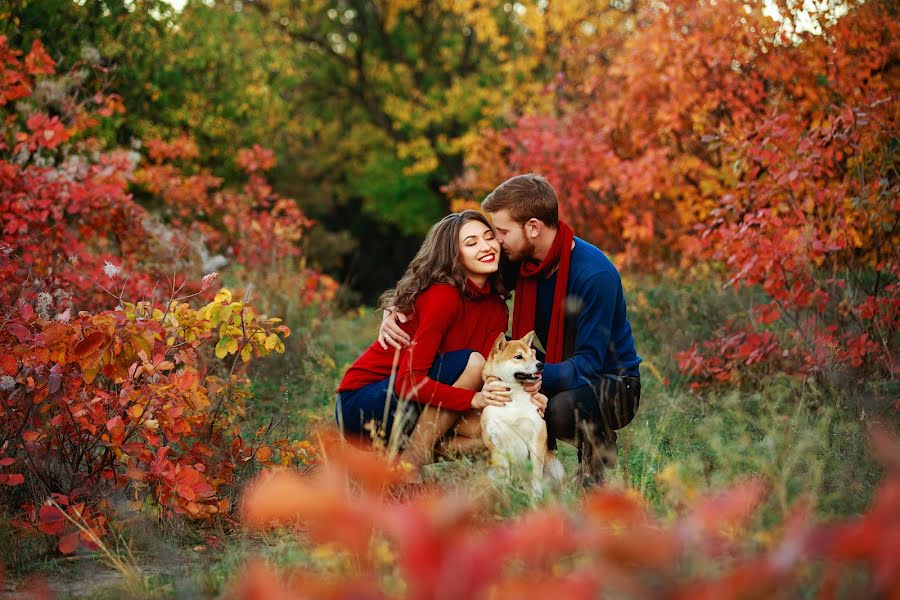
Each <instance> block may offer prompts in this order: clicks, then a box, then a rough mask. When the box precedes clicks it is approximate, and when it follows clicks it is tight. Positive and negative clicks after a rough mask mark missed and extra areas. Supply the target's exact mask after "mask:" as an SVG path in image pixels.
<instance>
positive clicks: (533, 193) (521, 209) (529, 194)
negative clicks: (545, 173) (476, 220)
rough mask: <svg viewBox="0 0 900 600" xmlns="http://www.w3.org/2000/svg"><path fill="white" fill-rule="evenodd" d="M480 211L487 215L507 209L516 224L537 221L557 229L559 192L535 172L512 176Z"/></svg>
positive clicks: (482, 204)
mask: <svg viewBox="0 0 900 600" xmlns="http://www.w3.org/2000/svg"><path fill="white" fill-rule="evenodd" d="M481 209H482V210H484V211H485V212H488V213H492V212H500V211H501V210H507V211H509V216H510V217H511V218H512V219H513V220H514V221H516V222H517V223H525V222H526V221H528V219H538V220H540V221H543V222H544V224H545V225H548V226H550V227H556V224H557V222H559V201H558V200H557V198H556V190H554V189H553V186H552V185H550V182H548V181H547V179H546V178H544V177H542V176H541V175H537V174H536V173H528V174H525V175H516V176H515V177H510V178H509V179H507V180H506V181H504V182H503V183H501V184H500V185H498V186H497V187H496V188H494V191H493V192H491V193H490V194H488V195H487V198H485V199H484V201H483V202H482V203H481Z"/></svg>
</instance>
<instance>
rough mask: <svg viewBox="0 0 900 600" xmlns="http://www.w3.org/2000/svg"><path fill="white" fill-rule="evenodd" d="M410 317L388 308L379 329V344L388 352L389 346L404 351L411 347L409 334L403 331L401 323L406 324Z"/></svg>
mask: <svg viewBox="0 0 900 600" xmlns="http://www.w3.org/2000/svg"><path fill="white" fill-rule="evenodd" d="M408 320H409V319H408V317H407V316H406V315H405V314H403V313H401V312H397V311H395V310H393V309H392V308H387V309H385V311H384V315H383V316H382V317H381V326H380V327H379V328H378V343H379V344H381V347H382V348H384V349H385V350H387V347H388V346H392V347H394V348H396V349H397V350H402V349H403V348H405V347H406V346H408V345H409V342H410V339H411V338H410V337H409V334H408V333H406V332H405V331H403V329H402V328H401V327H400V323H406V321H408Z"/></svg>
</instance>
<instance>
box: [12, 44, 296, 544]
mask: <svg viewBox="0 0 900 600" xmlns="http://www.w3.org/2000/svg"><path fill="white" fill-rule="evenodd" d="M0 66H2V69H3V70H2V72H0V106H2V107H3V113H2V116H3V125H2V129H0V133H2V135H0V215H2V217H0V219H2V220H0V228H2V240H0V307H2V309H0V350H2V352H0V355H2V358H0V485H2V490H0V500H3V502H4V506H5V510H7V511H9V512H10V514H13V515H14V516H15V519H14V521H13V523H14V525H15V526H16V527H18V528H20V529H22V530H23V531H39V532H41V533H44V534H47V535H51V536H56V537H58V538H59V540H58V549H59V550H60V551H61V552H63V553H71V552H74V551H75V550H76V549H78V548H79V547H80V546H85V547H88V548H95V547H96V545H97V542H98V540H100V539H101V538H102V537H103V535H104V534H105V533H106V531H107V529H108V523H109V521H108V519H109V518H110V516H111V515H112V514H113V513H114V512H115V511H114V510H113V503H112V502H111V498H112V497H114V496H116V497H121V495H122V494H125V495H126V496H127V497H130V498H132V500H131V506H132V508H134V509H139V510H146V511H149V512H150V513H152V514H155V515H156V516H157V517H158V518H160V519H164V520H168V519H171V518H173V517H174V516H175V515H184V516H186V517H189V518H194V519H207V518H210V517H214V516H217V515H227V514H228V513H229V512H230V510H231V504H230V495H231V494H232V489H231V487H232V486H233V485H234V484H235V483H236V482H235V469H236V467H237V466H239V465H242V464H246V463H247V462H248V461H253V462H252V464H253V465H265V464H268V463H271V462H275V463H278V464H282V465H290V464H297V463H301V464H306V463H307V462H309V461H311V460H313V456H312V455H311V454H310V451H311V447H310V446H309V445H308V444H306V443H303V442H298V441H292V440H271V439H269V438H268V431H266V430H265V428H264V429H263V430H260V431H257V432H255V433H254V432H244V431H242V421H241V418H240V416H241V415H242V414H243V404H244V401H245V399H246V398H247V397H248V394H249V392H248V385H247V384H248V381H247V378H246V367H245V365H246V364H247V363H249V362H250V361H251V360H254V359H256V358H260V357H264V356H266V355H268V354H270V353H273V352H276V353H280V352H284V339H285V338H286V337H287V336H288V335H289V333H290V331H289V329H288V328H287V327H286V326H285V325H283V324H281V323H280V320H279V319H277V318H274V317H269V316H267V315H263V314H259V313H258V312H257V310H255V309H254V308H253V307H252V306H251V305H250V304H248V303H247V302H246V301H245V300H243V299H241V298H236V297H233V296H232V292H231V291H230V290H228V289H218V287H219V284H218V275H217V273H215V272H208V273H207V274H206V275H205V276H203V277H200V276H199V274H197V275H194V276H193V277H192V276H190V272H191V271H194V272H195V273H196V270H198V269H202V268H204V267H205V266H206V265H205V264H204V263H208V262H209V261H210V260H212V259H214V258H215V255H216V253H220V254H221V255H224V256H220V257H219V261H218V264H216V265H214V266H217V267H219V268H221V267H224V266H225V265H226V264H227V263H229V262H231V261H236V262H239V263H241V264H243V265H245V266H248V267H249V266H253V267H262V266H264V265H266V264H273V263H274V262H276V261H279V260H284V259H290V258H292V257H296V256H297V255H298V252H299V249H298V246H297V242H298V240H299V238H300V236H301V235H302V234H303V232H304V231H305V230H306V228H308V227H309V226H310V225H311V222H310V221H309V220H307V219H306V218H305V217H304V216H303V214H302V213H301V212H300V210H299V209H298V208H297V206H296V204H295V203H294V202H293V201H291V200H289V199H286V198H281V197H279V196H277V195H275V194H273V193H272V191H271V189H270V188H269V187H268V185H267V184H266V182H265V180H264V179H263V173H264V171H265V169H268V168H271V166H272V161H273V158H272V155H271V153H268V152H267V151H266V150H264V149H262V148H260V147H254V148H252V149H249V150H247V151H246V152H242V153H241V154H240V156H239V157H238V162H239V163H240V164H241V165H242V166H243V168H245V169H246V172H247V175H248V181H247V183H246V184H245V186H244V187H243V188H242V189H240V190H230V189H220V188H221V182H219V181H218V180H215V179H214V178H211V177H209V176H208V175H204V174H196V175H191V176H185V175H182V174H181V173H180V171H179V170H178V169H176V168H175V167H173V166H172V164H173V163H175V162H177V161H186V160H189V159H190V158H191V157H192V156H193V154H194V153H195V152H196V148H195V146H194V145H193V142H191V141H190V140H189V139H186V138H181V139H177V140H174V141H172V142H163V141H150V142H148V143H147V145H146V146H147V152H148V159H146V160H145V159H144V158H143V157H142V156H141V155H140V154H139V153H137V152H135V151H134V150H133V149H132V150H115V149H114V150H110V151H106V150H105V149H103V148H102V147H100V146H99V142H98V141H97V140H96V139H94V138H92V137H91V136H90V133H91V128H92V127H94V126H96V125H98V123H100V121H101V120H102V118H104V117H106V116H109V115H110V114H111V111H113V112H114V111H115V110H124V108H123V107H121V106H120V105H119V104H117V103H116V102H115V99H114V98H113V99H110V98H109V97H104V96H101V95H95V96H93V97H91V98H90V99H88V100H87V101H84V100H82V101H81V102H76V100H75V98H74V96H73V98H70V99H69V100H70V101H69V102H68V103H65V104H63V105H62V106H57V107H54V112H55V113H56V114H52V115H51V114H50V113H47V112H42V110H41V107H39V106H36V105H31V104H27V101H29V100H31V97H30V94H31V92H32V90H33V88H34V86H35V84H36V81H38V80H39V78H41V77H51V76H53V75H54V63H53V61H52V60H51V59H50V58H49V56H47V54H46V53H45V52H44V50H43V48H42V46H41V44H40V42H35V44H34V45H33V47H32V48H31V50H30V51H29V52H28V53H27V54H25V55H24V57H23V54H22V53H21V52H20V51H18V50H16V49H13V48H10V47H9V46H8V44H7V40H6V38H5V37H0ZM16 102H18V103H17V104H15V105H14V103H16ZM22 102H26V104H21V103H22ZM110 107H112V108H110ZM29 111H30V112H29ZM23 112H24V113H25V114H22V113H23ZM184 168H187V165H185V166H184ZM132 186H138V188H139V189H138V190H137V193H138V194H140V195H143V196H146V195H148V194H150V195H152V196H153V197H154V198H157V199H158V200H161V201H162V202H163V203H164V204H165V206H166V207H167V208H168V209H169V213H168V214H164V215H163V218H164V219H165V222H164V221H160V220H159V218H158V217H157V216H156V215H155V214H153V213H151V212H150V211H149V210H148V209H147V208H145V206H144V205H143V204H141V203H138V202H137V201H136V200H135V197H134V196H133V194H132ZM213 190H215V191H213ZM144 200H148V199H147V198H144ZM192 215H196V216H197V217H198V218H199V219H200V222H201V225H200V226H199V227H198V228H197V229H192V227H191V224H192V223H191V217H192ZM204 217H209V219H208V220H204ZM186 240H187V241H189V242H190V245H186ZM173 270H175V271H176V274H173V273H172V271H173ZM179 270H183V271H188V274H187V275H184V274H179V273H177V271H179ZM201 274H202V272H201Z"/></svg>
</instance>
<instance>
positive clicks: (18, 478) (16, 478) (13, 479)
mask: <svg viewBox="0 0 900 600" xmlns="http://www.w3.org/2000/svg"><path fill="white" fill-rule="evenodd" d="M3 483H5V484H6V485H9V486H13V485H22V484H23V483H25V476H24V475H22V474H21V473H12V474H11V475H8V476H7V477H6V481H4V482H3Z"/></svg>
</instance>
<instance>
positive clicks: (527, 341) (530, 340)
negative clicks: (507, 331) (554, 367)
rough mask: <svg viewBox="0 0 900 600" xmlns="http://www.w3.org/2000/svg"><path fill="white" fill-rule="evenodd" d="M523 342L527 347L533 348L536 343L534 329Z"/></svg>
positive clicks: (526, 335)
mask: <svg viewBox="0 0 900 600" xmlns="http://www.w3.org/2000/svg"><path fill="white" fill-rule="evenodd" d="M522 342H523V343H524V344H525V345H526V346H528V347H529V348H531V345H532V344H533V343H534V329H532V330H531V331H529V332H528V333H526V334H525V336H524V337H523V338H522Z"/></svg>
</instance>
